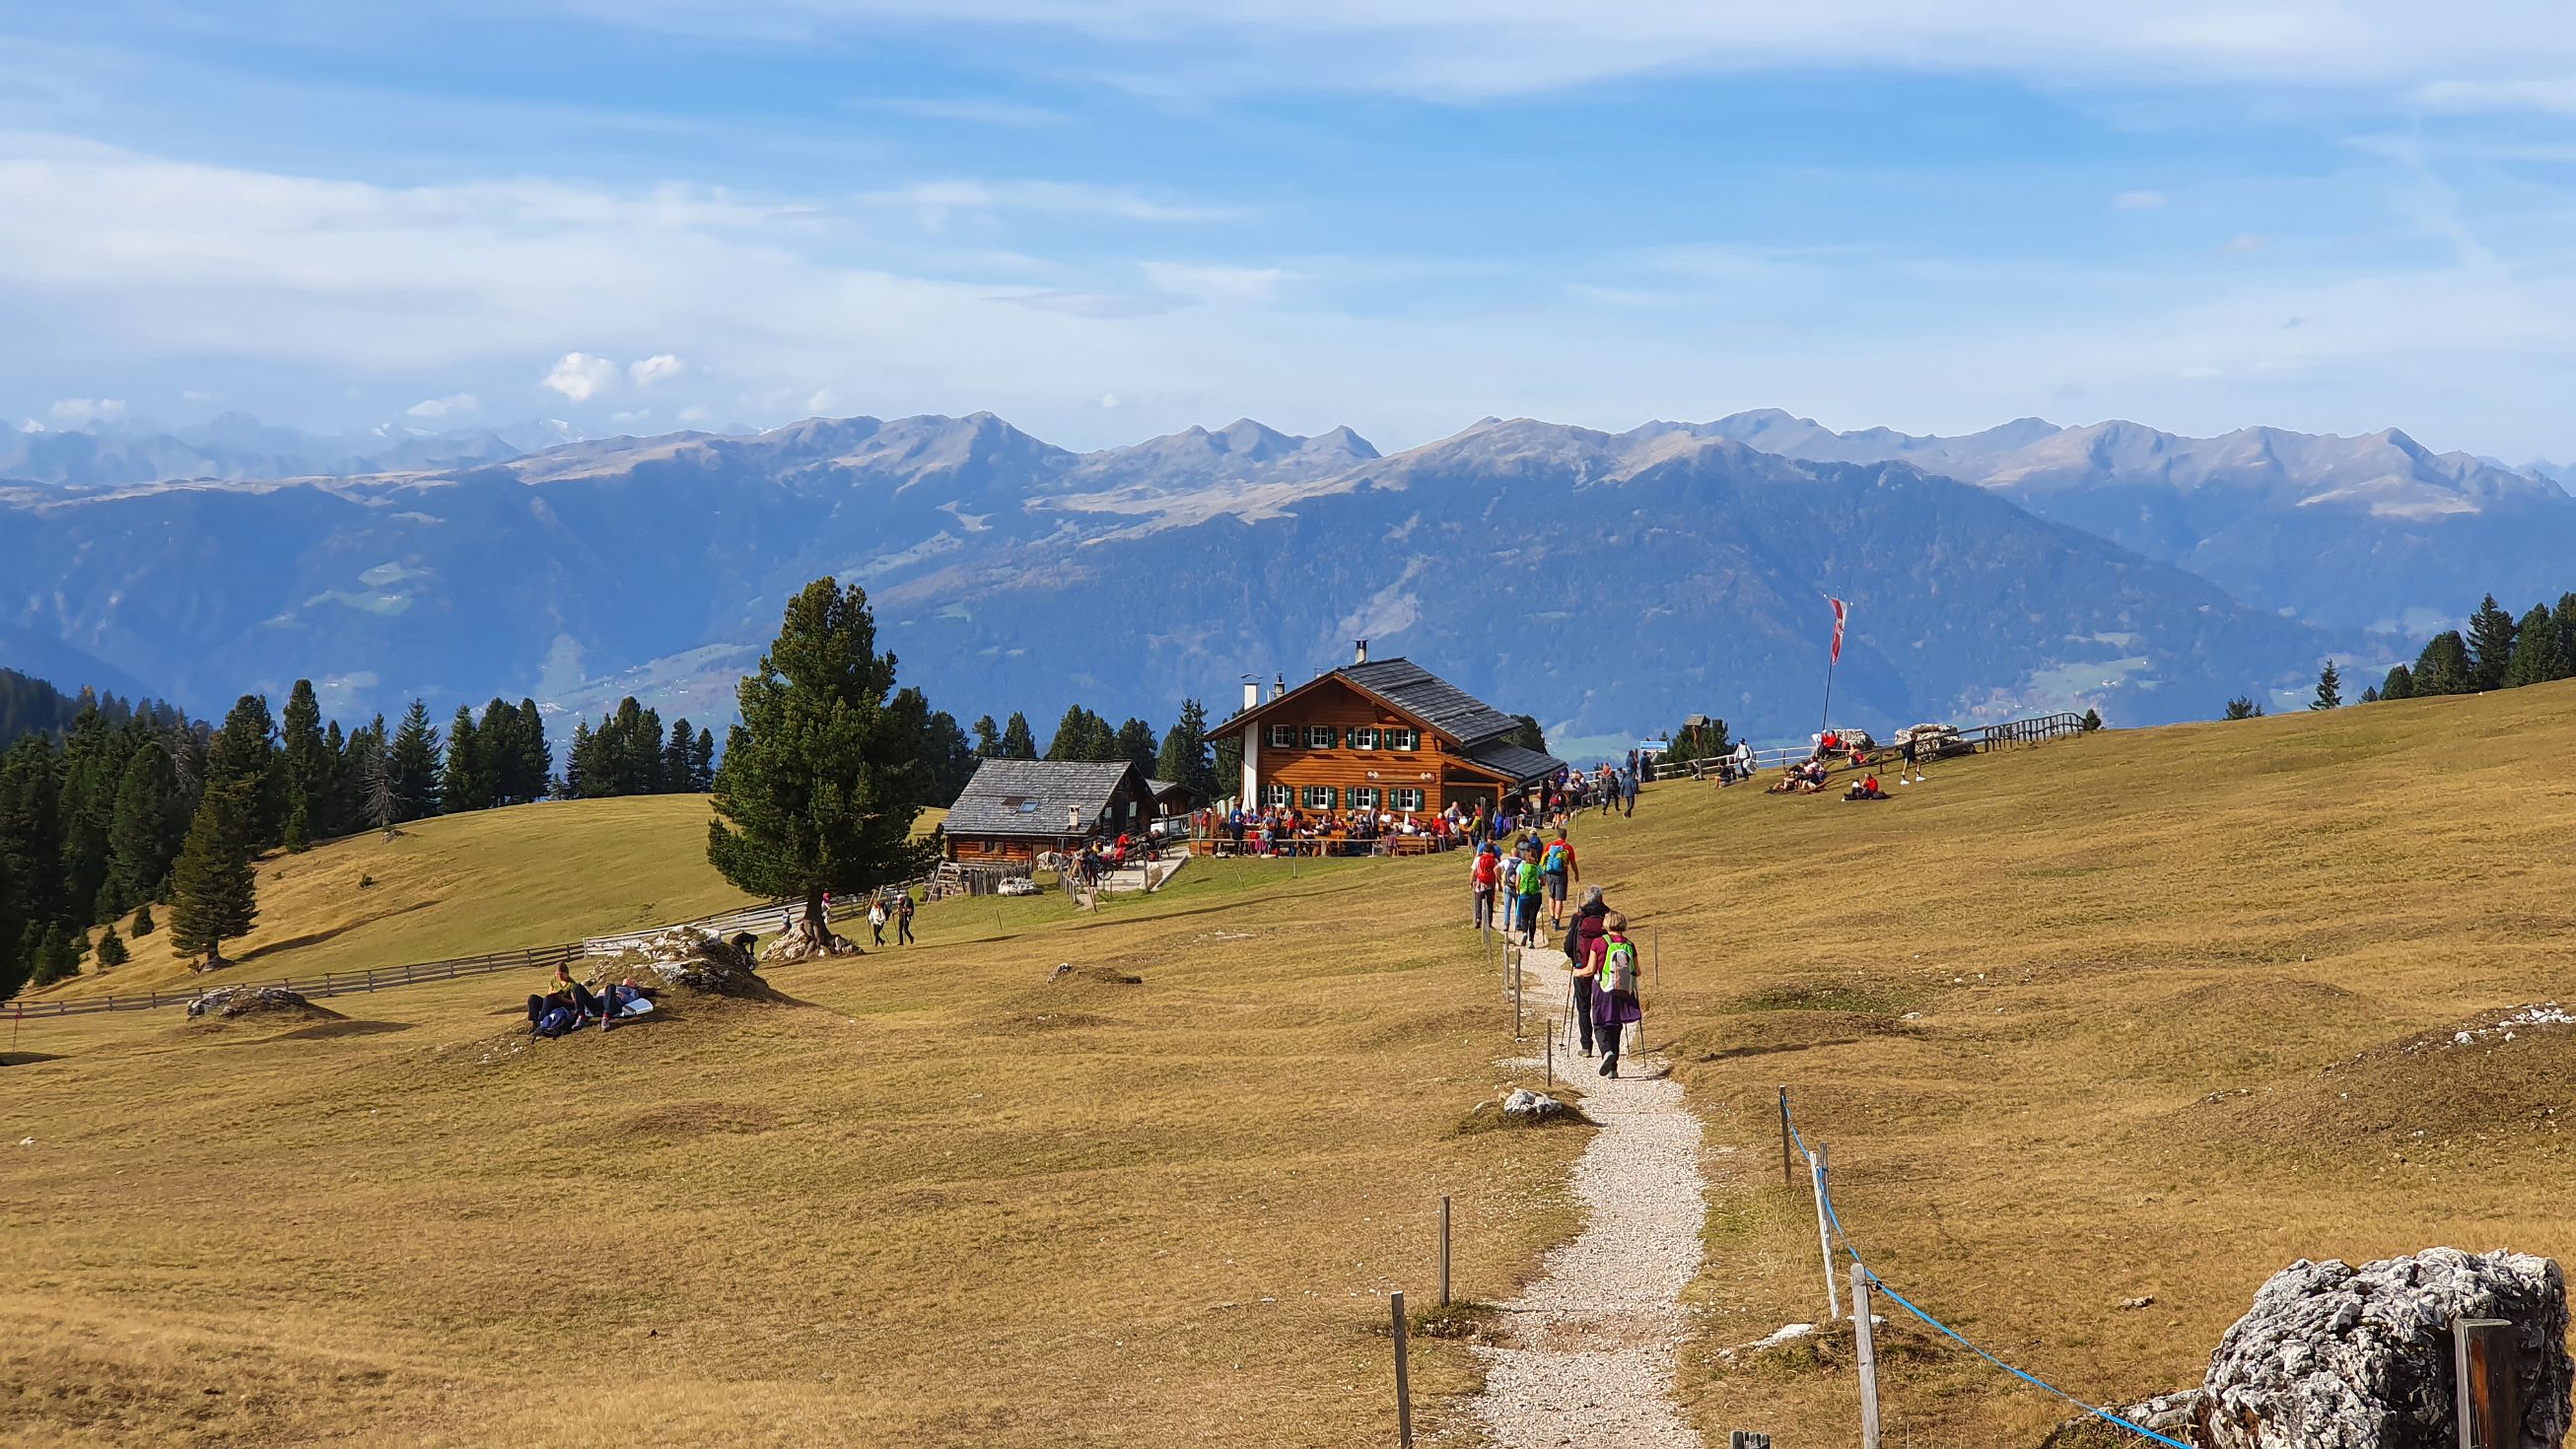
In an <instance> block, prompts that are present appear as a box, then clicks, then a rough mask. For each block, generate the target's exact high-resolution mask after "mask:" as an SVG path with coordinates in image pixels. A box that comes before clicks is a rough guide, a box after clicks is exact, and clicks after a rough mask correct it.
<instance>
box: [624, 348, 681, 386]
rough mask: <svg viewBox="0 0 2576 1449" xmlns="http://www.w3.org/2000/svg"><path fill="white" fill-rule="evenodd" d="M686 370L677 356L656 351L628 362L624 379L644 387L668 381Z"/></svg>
mask: <svg viewBox="0 0 2576 1449" xmlns="http://www.w3.org/2000/svg"><path fill="white" fill-rule="evenodd" d="M686 370H687V369H686V366H685V364H683V363H682V362H681V361H680V359H679V358H677V357H674V356H672V355H671V354H670V353H667V352H657V353H654V354H653V355H652V356H651V357H647V358H643V359H640V360H638V361H635V362H630V363H628V364H627V365H626V380H627V381H629V382H632V383H633V384H635V385H636V386H637V387H639V388H646V387H651V386H652V385H653V384H655V383H657V382H669V381H670V380H671V379H673V378H675V377H678V376H679V375H680V374H681V373H682V372H683V371H686Z"/></svg>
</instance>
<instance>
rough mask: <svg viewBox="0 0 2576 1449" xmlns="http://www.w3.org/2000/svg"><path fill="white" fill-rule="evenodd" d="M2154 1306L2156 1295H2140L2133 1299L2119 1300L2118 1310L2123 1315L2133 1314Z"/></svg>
mask: <svg viewBox="0 0 2576 1449" xmlns="http://www.w3.org/2000/svg"><path fill="white" fill-rule="evenodd" d="M2155 1306H2156V1295H2154V1294H2153V1293H2141V1294H2139V1295H2138V1296H2137V1297H2135V1298H2123V1299H2121V1300H2120V1309H2121V1311H2122V1312H2125V1313H2135V1312H2137V1311H2138V1310H2139V1309H2141V1308H2153V1307H2155Z"/></svg>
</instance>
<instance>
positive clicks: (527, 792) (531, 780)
mask: <svg viewBox="0 0 2576 1449" xmlns="http://www.w3.org/2000/svg"><path fill="white" fill-rule="evenodd" d="M517 723H518V730H517V741H518V747H517V749H516V750H515V751H513V752H512V760H513V763H514V765H515V769H514V771H513V773H512V781H511V784H510V787H509V797H510V798H511V799H512V800H518V801H527V800H534V799H536V798H537V797H538V796H541V795H543V794H545V793H546V782H547V780H548V778H549V777H551V776H552V775H553V774H554V772H555V752H554V747H553V746H551V745H549V744H547V743H546V717H545V716H544V715H542V714H540V713H538V712H537V702H536V701H535V700H533V699H527V698H524V697H523V698H521V699H520V701H519V709H518V715H517Z"/></svg>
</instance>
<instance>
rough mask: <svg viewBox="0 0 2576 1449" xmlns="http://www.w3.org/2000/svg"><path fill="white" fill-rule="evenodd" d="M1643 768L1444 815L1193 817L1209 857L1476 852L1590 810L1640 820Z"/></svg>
mask: <svg viewBox="0 0 2576 1449" xmlns="http://www.w3.org/2000/svg"><path fill="white" fill-rule="evenodd" d="M1642 764H1643V762H1642V761H1640V760H1639V759H1638V757H1637V755H1636V752H1634V751H1631V752H1630V753H1629V757H1628V763H1627V764H1626V765H1625V766H1622V765H1618V764H1603V765H1601V766H1599V767H1598V768H1596V769H1592V770H1576V769H1572V768H1567V769H1561V770H1559V771H1557V772H1556V773H1555V774H1554V775H1551V776H1549V777H1548V778H1546V779H1544V780H1540V781H1538V782H1536V783H1534V784H1532V785H1530V786H1528V787H1526V788H1524V789H1521V790H1519V791H1516V792H1514V793H1513V794H1510V795H1508V796H1505V797H1503V798H1502V800H1500V801H1499V802H1498V803H1495V804H1493V805H1492V806H1491V807H1490V808H1488V805H1487V802H1486V801H1484V800H1482V799H1478V800H1476V801H1474V802H1472V803H1470V802H1467V801H1463V800H1452V801H1450V802H1449V808H1447V809H1445V810H1442V811H1440V812H1439V813H1438V814H1424V813H1418V812H1414V811H1401V812H1399V811H1394V810H1386V809H1368V808H1365V807H1362V808H1353V809H1348V810H1305V809H1300V808H1298V807H1297V806H1294V805H1272V806H1268V807H1265V808H1261V809H1254V810H1244V809H1234V810H1218V809H1207V810H1200V811H1197V812H1195V813H1194V814H1193V815H1192V816H1191V817H1190V833H1191V836H1192V837H1193V839H1194V840H1196V841H1197V842H1198V843H1199V846H1200V848H1202V849H1203V850H1205V851H1206V852H1207V853H1210V854H1221V855H1307V856H1315V855H1388V854H1394V853H1397V852H1399V851H1403V852H1410V851H1414V850H1420V851H1440V850H1456V849H1464V848H1474V847H1478V846H1483V845H1487V844H1490V843H1493V842H1495V841H1503V840H1510V839H1513V838H1514V837H1515V836H1517V835H1519V834H1521V833H1523V832H1525V831H1533V830H1542V829H1546V828H1549V827H1552V826H1555V825H1558V824H1561V823H1563V822H1564V821H1566V820H1568V819H1570V818H1572V817H1573V816H1574V815H1576V814H1578V813H1580V812H1582V811H1584V810H1589V809H1598V810H1599V811H1600V812H1601V813H1603V814H1608V813H1610V812H1611V811H1614V810H1617V811H1622V812H1624V813H1625V814H1628V815H1634V814H1636V813H1637V781H1638V771H1639V770H1640V768H1641V767H1642Z"/></svg>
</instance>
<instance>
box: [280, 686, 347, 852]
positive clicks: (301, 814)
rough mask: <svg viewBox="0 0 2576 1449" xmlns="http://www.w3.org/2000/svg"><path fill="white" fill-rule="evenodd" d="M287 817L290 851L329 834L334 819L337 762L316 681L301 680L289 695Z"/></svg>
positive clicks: (284, 832)
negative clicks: (316, 694)
mask: <svg viewBox="0 0 2576 1449" xmlns="http://www.w3.org/2000/svg"><path fill="white" fill-rule="evenodd" d="M285 735H286V740H285V745H286V751H285V759H284V760H283V761H282V762H281V763H282V766H283V768H284V770H285V774H286V789H285V795H286V819H285V823H284V824H283V825H282V826H281V827H280V828H279V831H278V834H279V837H280V838H281V839H282V840H283V841H284V842H285V845H286V848H287V849H288V850H303V849H306V848H307V847H309V846H311V845H312V844H313V840H314V837H315V836H317V835H327V834H329V832H330V829H331V826H332V824H333V822H332V820H331V818H330V817H331V794H332V789H331V786H332V775H333V773H334V771H335V769H336V767H337V761H335V760H334V759H333V758H332V752H331V748H330V746H329V745H328V744H326V743H325V742H324V740H323V737H322V705H321V702H320V701H319V700H317V699H315V698H314V697H313V681H312V680H309V679H299V680H297V681H295V688H294V689H292V690H290V691H288V693H287V696H286V719H285Z"/></svg>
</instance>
